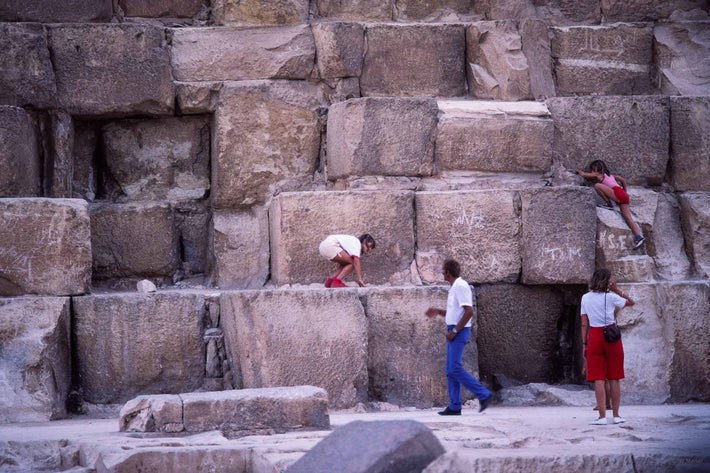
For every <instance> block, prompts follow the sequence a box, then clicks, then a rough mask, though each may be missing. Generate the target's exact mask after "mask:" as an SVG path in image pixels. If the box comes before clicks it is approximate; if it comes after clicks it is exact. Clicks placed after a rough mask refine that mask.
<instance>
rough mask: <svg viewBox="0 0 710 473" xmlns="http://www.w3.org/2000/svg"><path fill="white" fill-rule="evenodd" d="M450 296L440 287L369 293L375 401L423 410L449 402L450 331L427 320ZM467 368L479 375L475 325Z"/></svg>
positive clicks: (366, 302) (370, 367)
mask: <svg viewBox="0 0 710 473" xmlns="http://www.w3.org/2000/svg"><path fill="white" fill-rule="evenodd" d="M447 291H448V288H447V287H440V286H437V287H416V288H391V289H389V288H387V289H372V290H368V291H367V292H366V295H365V297H363V303H364V305H365V314H366V315H367V323H368V338H369V343H368V347H367V351H368V371H369V374H370V386H369V393H370V400H376V401H384V402H388V403H391V404H397V405H400V406H417V407H431V406H432V405H434V406H441V405H445V404H446V403H447V402H448V391H447V387H446V369H445V368H446V339H445V338H444V334H445V333H446V326H445V324H444V321H443V319H441V318H439V317H437V318H436V320H427V319H426V317H425V316H424V312H425V311H426V310H427V308H429V307H442V308H443V307H445V306H446V294H447ZM464 366H465V367H466V369H467V370H468V371H470V372H472V373H477V372H478V350H477V349H476V321H475V320H473V327H472V336H471V342H470V343H469V345H468V346H467V347H466V351H465V352H464ZM464 395H467V393H464Z"/></svg>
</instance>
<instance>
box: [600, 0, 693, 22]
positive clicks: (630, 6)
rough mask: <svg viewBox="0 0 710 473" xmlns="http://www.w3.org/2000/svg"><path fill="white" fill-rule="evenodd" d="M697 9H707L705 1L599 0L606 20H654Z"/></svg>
mask: <svg viewBox="0 0 710 473" xmlns="http://www.w3.org/2000/svg"><path fill="white" fill-rule="evenodd" d="M697 9H705V10H707V2H706V1H705V0H680V1H678V0H675V1H673V0H654V1H649V0H631V1H629V0H601V11H602V14H603V15H604V18H606V20H607V21H655V20H659V19H662V18H668V17H670V16H671V15H672V14H673V13H674V12H677V13H683V12H691V11H692V10H696V11H698V10H697ZM701 18H702V16H701ZM706 18H707V17H706Z"/></svg>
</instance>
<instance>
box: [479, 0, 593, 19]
mask: <svg viewBox="0 0 710 473" xmlns="http://www.w3.org/2000/svg"><path fill="white" fill-rule="evenodd" d="M599 2H600V0H590V1H586V2H578V1H575V0H535V1H528V0H495V1H490V0H489V1H486V2H482V3H481V4H480V6H479V7H478V8H479V9H482V10H483V11H484V12H485V13H486V17H487V18H490V19H492V20H508V19H512V20H526V19H536V18H538V19H542V20H544V21H547V22H549V23H551V24H567V23H570V22H580V23H599V22H600V21H601V14H600V8H599Z"/></svg>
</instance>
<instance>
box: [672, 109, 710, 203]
mask: <svg viewBox="0 0 710 473" xmlns="http://www.w3.org/2000/svg"><path fill="white" fill-rule="evenodd" d="M708 156H710V97H671V158H670V159H671V166H670V175H671V182H672V183H673V186H674V187H675V189H676V190H677V191H710V159H708Z"/></svg>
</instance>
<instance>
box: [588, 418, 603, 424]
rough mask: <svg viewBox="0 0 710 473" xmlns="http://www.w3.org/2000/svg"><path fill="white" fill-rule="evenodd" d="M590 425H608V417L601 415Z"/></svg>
mask: <svg viewBox="0 0 710 473" xmlns="http://www.w3.org/2000/svg"><path fill="white" fill-rule="evenodd" d="M589 425H606V417H601V418H599V419H597V420H593V421H591V422H590V423H589Z"/></svg>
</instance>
